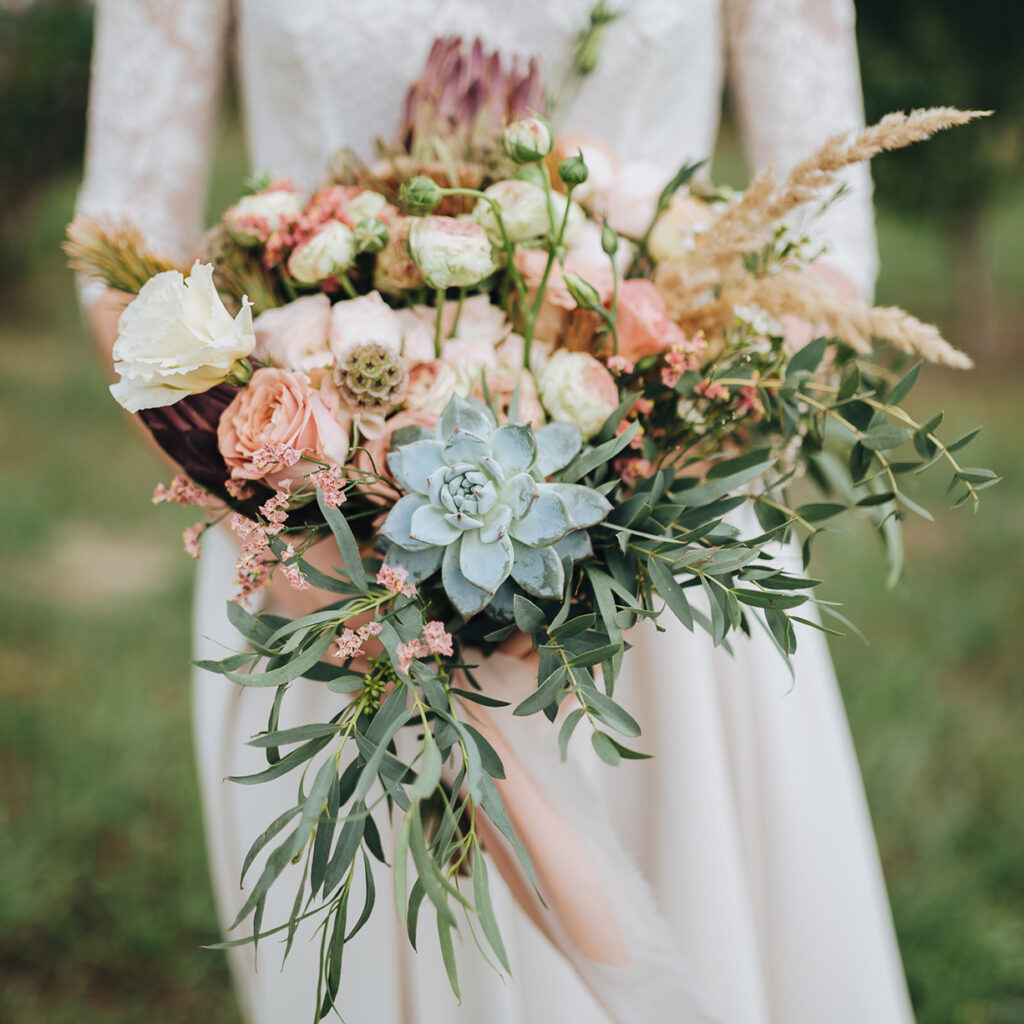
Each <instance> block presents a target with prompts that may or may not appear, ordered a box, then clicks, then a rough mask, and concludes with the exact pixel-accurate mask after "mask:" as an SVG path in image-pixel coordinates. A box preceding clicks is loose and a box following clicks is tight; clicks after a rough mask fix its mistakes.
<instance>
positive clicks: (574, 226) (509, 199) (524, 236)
mask: <svg viewBox="0 0 1024 1024" xmlns="http://www.w3.org/2000/svg"><path fill="white" fill-rule="evenodd" d="M484 195H485V196H487V197H488V199H490V200H493V201H494V202H496V203H497V204H498V206H499V208H500V210H501V220H502V223H503V224H504V225H505V233H506V234H507V236H508V240H509V242H510V243H512V244H513V245H514V244H515V243H517V242H530V241H535V240H538V239H542V238H546V237H548V236H549V235H550V234H551V219H550V217H549V213H548V196H547V194H546V193H545V191H544V189H543V188H539V187H538V186H537V185H534V184H531V183H530V182H528V181H520V180H513V179H509V180H507V181H499V182H496V183H495V184H493V185H491V186H490V187H489V188H488V189H486V190H485V192H484ZM567 202H569V200H568V199H566V197H565V196H563V195H561V194H560V193H558V192H555V193H553V194H552V195H551V210H552V211H553V212H554V218H555V230H556V231H557V229H558V227H559V226H560V225H561V223H562V218H563V217H564V215H565V204H566V203H567ZM473 219H474V220H475V221H476V222H477V224H479V225H480V226H481V227H482V228H483V229H484V230H485V231H486V232H487V235H488V237H489V238H490V240H491V244H492V245H494V246H496V247H499V246H503V245H504V244H505V242H504V238H503V237H502V234H501V229H500V227H499V226H498V219H497V217H496V216H495V213H494V209H493V207H492V206H491V203H490V202H488V201H487V200H486V199H480V200H479V201H478V202H477V204H476V207H475V208H474V210H473ZM585 221H586V217H585V215H584V213H583V211H582V210H581V209H580V208H579V207H578V206H577V205H576V204H575V203H570V207H569V221H568V224H567V225H566V231H565V238H564V239H563V241H566V242H568V241H570V239H571V238H572V236H573V235H575V234H576V233H577V232H578V231H579V229H580V227H582V225H583V224H584V222H585Z"/></svg>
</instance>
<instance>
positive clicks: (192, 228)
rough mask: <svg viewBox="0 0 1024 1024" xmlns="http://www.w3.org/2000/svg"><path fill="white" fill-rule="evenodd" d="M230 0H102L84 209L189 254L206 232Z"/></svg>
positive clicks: (180, 255)
mask: <svg viewBox="0 0 1024 1024" xmlns="http://www.w3.org/2000/svg"><path fill="white" fill-rule="evenodd" d="M229 19H230V7H229V3H228V0H173V2H167V0H150V2H144V0H101V2H100V3H98V4H97V10H96V32H95V45H94V50H93V59H92V82H91V90H90V101H89V134H88V142H87V146H86V160H85V168H86V170H85V179H84V181H83V184H82V188H81V191H80V193H79V197H78V207H77V208H78V212H79V213H83V214H88V215H91V216H97V217H105V218H108V219H113V220H117V219H129V220H131V221H133V222H134V223H135V224H137V225H138V226H139V227H140V228H141V229H142V231H143V233H144V234H145V235H146V237H147V238H148V239H149V240H150V241H151V243H152V244H153V245H154V246H155V247H160V248H164V249H166V250H167V251H168V252H169V253H170V254H171V255H172V256H175V257H178V258H184V257H186V256H187V255H188V253H189V250H190V248H191V246H192V245H194V244H195V241H196V239H197V238H198V237H199V234H200V231H201V227H202V224H201V218H202V214H203V209H202V207H203V200H204V193H205V185H206V179H207V173H208V169H209V163H210V154H211V146H212V142H213V135H214V128H215V124H216V119H217V112H218V109H219V105H220V93H221V86H222V83H223V81H224V78H225V75H226V72H227V68H228V26H229Z"/></svg>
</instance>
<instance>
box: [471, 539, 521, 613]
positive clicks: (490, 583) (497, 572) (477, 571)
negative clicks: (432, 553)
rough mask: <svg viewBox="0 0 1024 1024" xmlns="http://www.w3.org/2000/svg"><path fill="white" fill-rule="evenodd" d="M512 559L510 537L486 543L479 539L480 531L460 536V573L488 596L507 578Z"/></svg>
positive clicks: (513, 558)
mask: <svg viewBox="0 0 1024 1024" xmlns="http://www.w3.org/2000/svg"><path fill="white" fill-rule="evenodd" d="M514 560H515V554H514V552H513V549H512V539H511V538H510V537H507V536H506V537H502V538H501V539H500V540H498V541H497V542H496V543H492V544H488V543H486V542H485V541H483V540H481V539H480V531H479V530H474V531H473V532H472V533H467V534H466V536H465V537H463V538H462V552H461V554H460V555H459V568H460V569H461V570H462V575H463V576H465V577H466V579H467V580H469V582H470V583H472V584H473V585H474V586H477V587H480V588H482V589H483V590H486V591H487V594H488V596H489V597H493V595H494V592H495V591H496V590H497V589H498V587H500V586H501V585H502V583H504V582H505V580H507V579H508V576H509V573H510V572H511V571H512V563H513V561H514Z"/></svg>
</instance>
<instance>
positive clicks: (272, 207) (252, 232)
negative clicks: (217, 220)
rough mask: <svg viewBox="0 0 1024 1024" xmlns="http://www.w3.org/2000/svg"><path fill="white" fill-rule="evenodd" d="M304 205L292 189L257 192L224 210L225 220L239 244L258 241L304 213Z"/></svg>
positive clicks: (262, 240) (251, 243) (256, 242)
mask: <svg viewBox="0 0 1024 1024" xmlns="http://www.w3.org/2000/svg"><path fill="white" fill-rule="evenodd" d="M302 207H303V199H302V196H301V195H300V194H299V193H298V192H292V191H291V190H290V189H283V188H282V189H273V190H271V191H269V192H254V193H253V194H252V195H251V196H242V198H241V199H239V200H238V202H237V203H235V205H234V206H232V207H231V209H230V210H228V211H227V213H225V214H224V223H225V224H226V225H227V228H228V230H229V231H230V232H231V234H232V235H233V236H234V238H235V241H236V242H238V243H239V245H256V244H258V243H259V242H265V241H266V240H267V237H268V236H269V235H270V233H271V232H273V231H277V230H278V228H281V227H283V226H284V225H285V224H286V223H287V222H288V221H290V220H292V219H294V218H295V217H297V216H298V215H299V214H300V213H302Z"/></svg>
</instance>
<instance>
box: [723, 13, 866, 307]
mask: <svg viewBox="0 0 1024 1024" xmlns="http://www.w3.org/2000/svg"><path fill="white" fill-rule="evenodd" d="M725 17H726V38H727V43H728V56H729V65H730V70H729V82H730V86H731V88H732V91H733V95H734V97H735V99H736V105H737V110H738V115H739V120H740V127H741V130H742V132H743V137H744V141H745V144H746V148H747V153H748V155H749V157H750V159H751V161H752V162H753V164H754V166H756V167H760V166H764V165H766V164H773V165H774V166H775V167H777V168H779V169H785V168H787V167H789V166H790V165H791V164H793V163H795V162H796V161H797V160H799V159H801V158H802V157H804V156H807V155H809V154H810V153H812V152H813V151H814V150H815V149H816V148H817V147H818V146H820V145H821V143H822V142H824V141H825V139H826V138H828V136H830V135H834V134H836V133H837V132H845V131H851V130H853V129H856V128H858V127H860V126H861V125H862V124H863V123H864V106H863V100H862V98H861V89H860V69H859V66H858V61H857V43H856V37H855V34H854V11H853V3H852V0H725ZM845 180H846V182H847V184H848V185H849V186H850V188H851V189H852V194H850V195H848V196H846V197H845V198H843V199H842V200H841V201H840V202H838V203H836V204H834V205H833V206H832V207H831V208H830V209H829V210H828V211H827V212H826V214H825V216H824V217H823V218H822V219H821V221H820V222H819V224H820V230H821V232H822V235H823V237H824V239H825V241H826V244H827V245H828V253H827V255H826V259H827V260H828V262H829V263H831V264H832V265H833V266H834V267H836V268H837V269H839V270H841V271H843V273H845V274H846V276H847V277H849V278H850V280H851V281H853V283H854V284H855V285H856V286H857V287H858V289H859V290H860V292H861V294H862V295H864V296H865V297H869V296H870V295H871V293H872V290H873V288H874V282H875V275H876V274H877V271H878V254H877V249H876V244H875V228H874V215H873V211H872V205H871V176H870V173H869V171H868V169H867V167H866V165H858V166H856V167H853V168H850V170H849V171H848V172H847V174H846V176H845Z"/></svg>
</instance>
